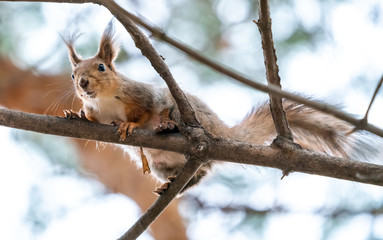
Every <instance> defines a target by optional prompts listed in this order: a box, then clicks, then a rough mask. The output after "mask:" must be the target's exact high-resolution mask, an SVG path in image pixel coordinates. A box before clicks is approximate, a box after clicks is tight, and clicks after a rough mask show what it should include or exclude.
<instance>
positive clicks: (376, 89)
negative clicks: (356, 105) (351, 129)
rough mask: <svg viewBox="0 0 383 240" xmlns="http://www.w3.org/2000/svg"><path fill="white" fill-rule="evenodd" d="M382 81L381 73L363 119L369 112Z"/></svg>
mask: <svg viewBox="0 0 383 240" xmlns="http://www.w3.org/2000/svg"><path fill="white" fill-rule="evenodd" d="M382 82H383V75H382V77H381V78H380V80H379V83H378V85H377V86H376V88H375V92H374V95H373V96H372V99H371V102H370V104H369V105H368V108H367V111H366V114H365V115H364V118H363V119H366V120H367V117H368V113H369V112H370V109H371V106H372V103H373V102H374V100H375V97H376V95H377V94H378V92H379V89H380V87H381V86H382Z"/></svg>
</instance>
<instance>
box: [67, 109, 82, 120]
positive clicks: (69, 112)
mask: <svg viewBox="0 0 383 240" xmlns="http://www.w3.org/2000/svg"><path fill="white" fill-rule="evenodd" d="M63 112H64V115H65V118H69V119H81V120H88V119H87V118H86V116H85V112H84V111H83V110H82V109H81V110H80V112H79V113H76V112H75V111H73V110H71V109H64V110H63Z"/></svg>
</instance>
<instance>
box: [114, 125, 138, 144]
mask: <svg viewBox="0 0 383 240" xmlns="http://www.w3.org/2000/svg"><path fill="white" fill-rule="evenodd" d="M138 126H139V125H138V123H135V122H122V123H120V126H119V127H118V130H117V134H120V141H125V140H126V135H127V134H126V133H128V135H130V134H131V133H133V130H134V129H135V128H137V127H138Z"/></svg>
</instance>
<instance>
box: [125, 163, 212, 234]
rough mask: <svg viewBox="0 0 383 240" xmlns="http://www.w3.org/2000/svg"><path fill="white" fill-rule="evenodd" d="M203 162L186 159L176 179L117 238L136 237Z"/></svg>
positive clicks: (155, 217)
mask: <svg viewBox="0 0 383 240" xmlns="http://www.w3.org/2000/svg"><path fill="white" fill-rule="evenodd" d="M203 162H204V161H201V160H200V159H199V158H195V159H188V161H187V162H186V163H185V166H184V167H183V169H182V170H181V171H180V172H179V173H178V175H177V177H176V179H175V180H174V181H173V182H172V184H170V185H169V188H168V189H167V190H166V191H165V192H164V193H163V194H162V195H161V197H159V198H158V199H157V201H156V202H155V203H154V204H153V205H152V206H151V207H150V208H149V209H148V211H146V212H145V213H144V214H143V215H142V216H141V217H140V218H139V219H138V220H137V221H136V223H135V224H134V225H133V226H132V227H131V228H130V229H129V230H128V231H127V232H126V233H125V234H124V235H123V236H121V238H119V240H128V239H129V240H130V239H136V238H138V237H139V236H140V235H141V234H142V233H143V232H144V231H145V230H146V229H147V228H148V227H149V225H150V224H151V223H152V222H153V221H154V220H155V219H157V217H158V216H159V215H160V214H161V212H162V211H163V210H164V209H165V208H166V207H167V206H168V205H169V204H170V202H171V201H172V200H173V199H174V198H175V197H176V196H177V194H179V192H180V191H181V190H182V189H183V188H184V187H185V185H186V183H187V182H189V180H190V179H191V178H192V177H193V175H194V174H195V173H196V172H197V170H198V169H199V167H200V166H201V165H202V163H203Z"/></svg>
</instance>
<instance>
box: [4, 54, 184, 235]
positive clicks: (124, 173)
mask: <svg viewBox="0 0 383 240" xmlns="http://www.w3.org/2000/svg"><path fill="white" fill-rule="evenodd" d="M72 88H73V86H72V82H71V79H70V75H69V74H68V76H37V75H35V74H33V72H32V71H31V70H22V69H19V68H17V67H16V66H15V65H13V64H12V63H11V62H10V61H9V60H7V59H3V58H1V57H0V105H2V106H5V107H7V108H10V109H16V110H21V111H24V112H31V113H40V114H41V113H45V114H49V115H60V116H62V115H63V114H62V110H63V109H74V110H76V111H77V110H79V109H80V108H81V104H80V102H79V101H78V99H75V100H74V101H73V98H74V96H73V95H72V96H71V97H64V96H65V94H67V93H69V92H70V91H72ZM57 101H58V102H57ZM55 103H58V105H55ZM74 141H75V144H77V146H78V152H79V153H80V156H79V157H80V159H81V163H80V164H81V166H82V167H83V168H84V169H85V170H86V171H87V172H88V173H90V174H92V175H95V176H96V178H97V179H98V180H99V181H101V182H102V183H103V184H104V185H105V186H106V187H107V188H109V189H110V190H111V191H113V192H116V193H122V194H125V195H126V196H128V197H130V198H132V199H133V200H134V201H135V202H136V203H137V204H138V205H139V207H140V208H141V209H142V211H146V210H147V208H149V206H150V205H151V204H152V203H153V202H154V201H155V199H156V196H155V195H154V194H153V189H154V188H155V181H154V179H153V178H152V177H150V176H147V175H145V176H144V175H143V174H142V170H141V169H138V168H137V166H136V165H135V164H134V163H133V162H132V161H130V160H129V158H128V156H127V155H126V154H123V152H122V151H121V150H120V149H119V148H117V147H114V146H111V145H109V144H107V145H106V146H101V147H100V149H101V150H99V151H98V150H97V149H96V143H95V142H92V141H89V142H88V141H83V140H74ZM104 147H105V148H104ZM151 229H152V231H153V236H154V238H155V239H157V240H162V239H166V240H172V239H174V240H182V239H187V237H186V231H185V226H184V225H183V221H182V218H181V217H180V215H179V213H178V201H177V200H175V201H173V203H172V204H171V205H170V206H169V207H168V208H167V209H166V210H165V211H164V212H163V214H162V215H161V216H160V217H159V221H155V222H154V223H153V224H152V226H151Z"/></svg>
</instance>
